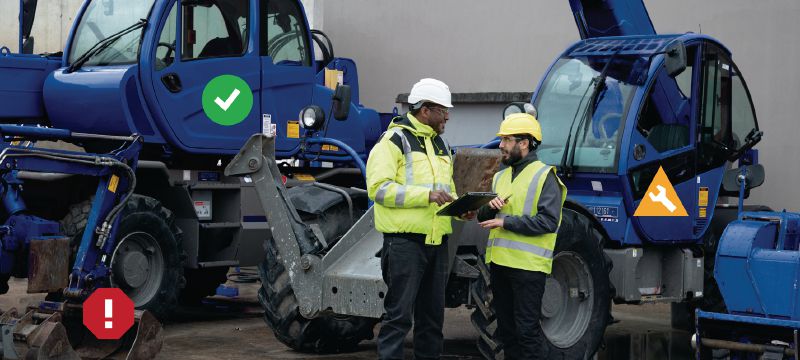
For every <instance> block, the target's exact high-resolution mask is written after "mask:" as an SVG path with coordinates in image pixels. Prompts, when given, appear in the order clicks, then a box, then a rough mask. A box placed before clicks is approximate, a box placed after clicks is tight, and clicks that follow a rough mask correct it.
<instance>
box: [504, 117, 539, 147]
mask: <svg viewBox="0 0 800 360" xmlns="http://www.w3.org/2000/svg"><path fill="white" fill-rule="evenodd" d="M517 134H528V135H530V136H533V138H534V139H536V141H539V142H541V141H542V126H541V125H539V121H538V120H536V118H535V117H533V115H531V114H528V113H515V114H511V115H508V116H506V118H505V120H503V122H502V123H500V131H499V132H497V136H509V135H517Z"/></svg>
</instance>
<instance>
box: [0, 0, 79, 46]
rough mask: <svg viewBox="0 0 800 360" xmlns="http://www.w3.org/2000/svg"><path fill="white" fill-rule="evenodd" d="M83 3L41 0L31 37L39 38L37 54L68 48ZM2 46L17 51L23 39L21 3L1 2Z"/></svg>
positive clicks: (16, 1) (15, 1) (1, 0)
mask: <svg viewBox="0 0 800 360" xmlns="http://www.w3.org/2000/svg"><path fill="white" fill-rule="evenodd" d="M82 2H83V0H40V1H39V6H38V7H37V9H36V21H34V25H33V30H32V31H31V35H32V36H33V37H34V39H35V42H34V44H35V47H34V52H35V53H43V52H57V51H61V50H63V49H64V43H65V40H66V38H67V35H68V34H69V30H70V28H71V26H72V22H73V20H74V19H75V16H76V15H77V13H78V9H79V8H80V5H81V3H82ZM0 24H3V31H2V32H0V45H5V46H8V47H9V48H10V49H12V50H13V51H14V52H17V51H18V50H19V49H18V48H19V46H18V45H17V41H18V40H17V38H18V36H19V30H18V29H19V1H18V0H0Z"/></svg>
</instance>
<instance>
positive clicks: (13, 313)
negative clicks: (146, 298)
mask: <svg viewBox="0 0 800 360" xmlns="http://www.w3.org/2000/svg"><path fill="white" fill-rule="evenodd" d="M82 310H83V309H82V306H80V305H71V304H64V303H53V302H42V303H41V304H39V305H38V306H35V307H33V306H32V307H29V308H28V311H27V312H26V313H25V314H24V315H22V316H19V315H18V313H17V310H16V309H11V310H9V311H6V312H4V313H3V314H2V315H0V343H1V344H2V357H0V358H2V359H4V360H5V359H27V360H34V359H35V360H45V359H47V360H73V359H130V360H139V359H142V360H143V359H153V358H155V356H156V354H158V352H159V351H161V346H162V344H163V342H164V335H163V332H162V328H161V323H160V322H159V321H158V319H156V318H155V316H153V315H152V314H151V313H149V312H147V311H138V310H137V311H136V312H135V314H134V318H135V322H134V326H132V327H131V328H130V330H128V332H127V333H125V335H123V336H122V337H121V338H120V339H119V340H99V339H97V338H96V337H95V336H94V335H92V333H91V332H89V330H88V329H86V327H85V326H83V317H82Z"/></svg>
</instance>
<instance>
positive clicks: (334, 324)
mask: <svg viewBox="0 0 800 360" xmlns="http://www.w3.org/2000/svg"><path fill="white" fill-rule="evenodd" d="M19 4H20V9H21V10H20V28H19V31H20V41H19V43H18V44H14V45H12V46H11V47H13V48H17V49H18V50H17V51H11V49H10V48H9V47H2V48H0V84H2V85H0V123H2V125H0V136H2V141H0V150H2V151H1V152H0V168H1V169H2V170H0V177H1V178H2V180H0V184H1V185H2V186H0V188H2V194H1V195H0V198H2V199H3V201H2V203H3V206H2V211H0V213H1V214H2V219H0V220H1V221H0V224H2V225H0V234H1V235H2V243H1V244H2V246H0V249H1V250H0V292H2V293H5V292H7V291H8V286H7V281H8V279H9V278H10V277H11V276H15V277H23V278H28V283H29V285H28V291H29V292H39V293H42V292H43V293H48V298H47V301H45V302H42V303H41V304H36V305H33V306H31V308H30V309H28V310H29V311H26V312H24V313H23V312H20V313H17V312H16V311H12V310H9V311H8V312H6V313H4V315H3V316H1V317H0V326H2V333H3V334H4V336H3V337H2V339H0V342H2V344H3V357H4V358H17V357H27V358H50V357H56V356H64V358H69V357H71V356H81V357H89V358H103V357H107V356H109V355H110V354H111V353H115V354H122V355H123V356H126V354H127V356H129V357H130V358H151V357H152V356H154V354H155V353H156V352H157V351H158V349H159V348H160V346H161V341H162V337H161V335H160V323H159V322H158V320H156V318H158V319H164V318H166V317H168V316H169V315H170V314H171V313H172V312H173V311H174V310H175V308H176V306H177V305H178V304H179V303H184V304H193V303H197V302H199V300H200V299H202V298H204V297H205V296H208V295H212V294H214V292H215V289H216V288H217V286H218V285H219V284H220V283H224V282H225V281H226V280H227V276H226V275H227V272H228V269H229V267H231V266H253V265H257V264H261V263H262V260H263V259H264V256H265V249H264V248H263V247H262V245H263V243H264V239H269V238H270V237H271V231H270V223H269V222H268V221H267V218H266V217H265V216H264V213H263V211H261V208H260V206H259V205H258V200H257V199H256V197H255V189H254V186H253V184H252V181H245V180H242V179H240V178H234V177H227V176H224V175H223V174H222V170H223V166H224V165H225V164H227V163H228V162H229V161H230V159H231V158H232V157H233V156H234V155H236V153H237V152H238V150H239V149H240V148H241V146H242V145H243V144H244V142H245V141H246V140H247V138H248V137H249V136H250V135H251V134H253V133H264V134H269V135H271V136H276V138H278V139H279V141H277V145H276V150H277V151H276V155H277V158H278V159H283V160H284V161H283V162H282V165H281V166H282V169H283V170H284V176H283V180H284V181H285V182H286V184H287V185H288V186H290V187H292V188H293V189H294V190H293V192H292V194H293V196H294V201H295V202H296V203H297V207H298V209H300V210H301V211H303V219H304V221H305V222H306V223H308V224H313V226H314V229H316V231H318V232H319V233H320V234H326V235H327V236H329V237H330V241H329V243H326V244H313V245H311V247H309V248H306V249H304V250H306V251H317V252H319V251H326V250H327V249H328V248H329V247H330V246H333V244H334V243H335V236H336V234H341V233H343V231H345V230H346V229H348V228H349V226H350V224H352V222H353V219H354V218H357V217H356V216H358V215H360V214H359V212H360V211H363V209H366V207H367V199H366V195H365V192H364V191H363V190H359V188H360V189H363V188H364V187H365V186H364V179H363V172H364V171H363V170H364V169H363V168H364V161H365V160H366V156H367V154H368V151H369V149H370V148H371V147H372V145H373V144H374V143H375V142H376V141H377V139H378V137H379V136H380V134H381V132H382V130H383V129H385V128H386V126H387V116H391V114H384V115H383V116H382V115H380V114H379V113H377V112H376V111H374V110H372V109H368V108H365V107H363V106H361V105H360V104H359V94H358V74H357V69H356V65H355V63H354V62H353V61H352V60H350V59H346V58H340V57H335V56H334V53H333V47H332V44H331V42H330V39H328V37H327V36H326V35H325V34H324V33H322V32H320V31H317V30H311V29H310V27H309V24H308V22H307V20H306V15H305V12H304V9H303V7H302V4H301V3H300V1H299V0H269V1H267V0H136V1H130V0H85V1H83V3H82V5H81V7H80V9H79V11H78V14H77V16H76V18H75V19H76V20H75V23H74V24H73V26H72V29H71V31H70V33H69V36H68V38H67V40H66V47H65V49H64V50H63V51H59V52H57V53H44V54H33V52H34V49H36V46H35V44H34V40H35V39H34V36H32V35H31V34H32V33H35V32H33V31H32V29H33V28H34V27H35V25H34V24H35V21H34V20H35V18H34V16H35V14H36V9H37V5H38V6H39V7H42V6H44V5H46V4H45V3H44V2H41V1H36V0H21V1H20V2H19ZM317 53H319V54H321V55H322V56H321V57H320V56H318V55H317ZM301 110H302V111H303V113H302V114H300V113H301ZM326 114H327V115H326ZM322 181H325V183H324V184H323V183H321V182H322ZM304 184H305V185H306V186H299V185H304ZM337 185H338V186H337ZM351 187H357V188H351ZM345 212H346V213H348V214H349V217H348V218H347V219H348V220H347V221H344V220H342V219H340V218H338V217H336V216H334V215H337V214H344V213H345ZM348 221H349V222H348ZM262 275H264V274H262ZM265 276H266V275H265ZM262 277H263V276H262ZM265 279H267V278H265ZM281 281H283V280H282V279H281V278H269V281H265V285H264V288H263V289H262V293H261V294H260V300H261V302H262V303H263V304H264V306H265V309H266V312H267V316H266V319H267V322H268V323H270V325H273V326H275V327H279V326H286V327H287V328H286V331H282V332H279V333H278V335H279V338H280V339H281V340H282V341H284V342H287V343H289V344H292V346H294V347H296V348H298V349H304V350H309V351H311V350H313V351H337V350H339V349H344V348H348V347H352V346H353V345H354V344H356V343H358V341H360V340H362V339H364V338H369V337H371V336H372V327H373V325H374V324H375V320H373V319H366V318H361V317H355V316H351V317H347V316H320V317H318V319H316V320H315V321H313V322H312V321H310V320H304V318H302V316H300V315H299V313H298V312H297V311H296V309H293V308H291V307H288V308H287V307H286V306H284V303H285V301H283V300H282V298H288V297H291V296H293V294H292V293H291V288H287V287H284V288H281V287H280V285H281ZM102 287H119V288H121V289H122V290H123V291H124V292H125V293H126V294H127V295H128V297H130V298H131V300H133V302H134V304H135V306H136V308H137V309H139V310H140V312H137V319H139V320H140V323H139V324H140V325H141V326H138V327H134V329H133V330H132V331H131V332H130V334H128V335H126V337H124V338H123V339H122V340H120V341H119V342H117V343H116V344H115V345H114V346H109V345H108V344H107V343H104V342H98V341H97V340H96V339H94V338H93V337H92V336H91V334H88V333H86V331H85V329H84V328H83V327H82V326H81V325H80V312H81V308H80V304H81V303H82V302H83V301H84V300H85V299H86V298H87V297H88V296H89V295H90V294H91V293H92V292H93V291H94V290H95V289H97V288H102ZM61 320H64V321H63V322H62V321H61ZM67 320H76V321H67ZM76 323H77V325H76ZM297 324H303V326H302V327H298V326H296V325H297ZM309 324H310V325H311V326H309ZM290 325H291V326H290ZM34 329H35V331H34ZM325 329H331V330H329V331H328V330H325ZM334 330H335V331H334ZM5 334H13V336H10V335H9V336H6V335H5ZM331 334H333V335H331ZM70 344H71V345H72V347H70V346H68V345H70ZM73 347H74V348H75V349H74V351H73V349H72V348H73ZM98 348H100V350H98ZM127 350H130V352H129V353H126V351H127Z"/></svg>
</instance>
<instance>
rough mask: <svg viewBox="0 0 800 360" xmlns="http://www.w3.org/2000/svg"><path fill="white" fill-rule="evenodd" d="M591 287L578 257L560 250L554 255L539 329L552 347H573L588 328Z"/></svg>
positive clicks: (590, 308) (588, 273) (586, 271)
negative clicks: (540, 328)
mask: <svg viewBox="0 0 800 360" xmlns="http://www.w3.org/2000/svg"><path fill="white" fill-rule="evenodd" d="M592 284H593V283H592V275H591V273H590V272H589V267H588V266H587V265H586V262H584V261H583V259H582V258H581V257H580V255H578V254H577V253H574V252H571V251H562V252H560V253H558V255H556V256H555V258H554V259H553V271H552V273H551V274H550V276H548V277H547V282H546V284H545V291H544V296H543V298H542V330H543V331H544V334H545V336H547V339H548V340H550V342H551V343H553V345H555V346H556V347H559V348H568V347H571V346H573V345H575V343H577V342H578V341H579V340H580V339H581V338H582V337H583V334H584V333H585V332H586V329H587V328H588V327H589V321H590V320H591V318H592V310H593V307H594V304H593V303H594V301H593V300H592V296H593V294H594V292H593V290H594V289H593V286H592Z"/></svg>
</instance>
